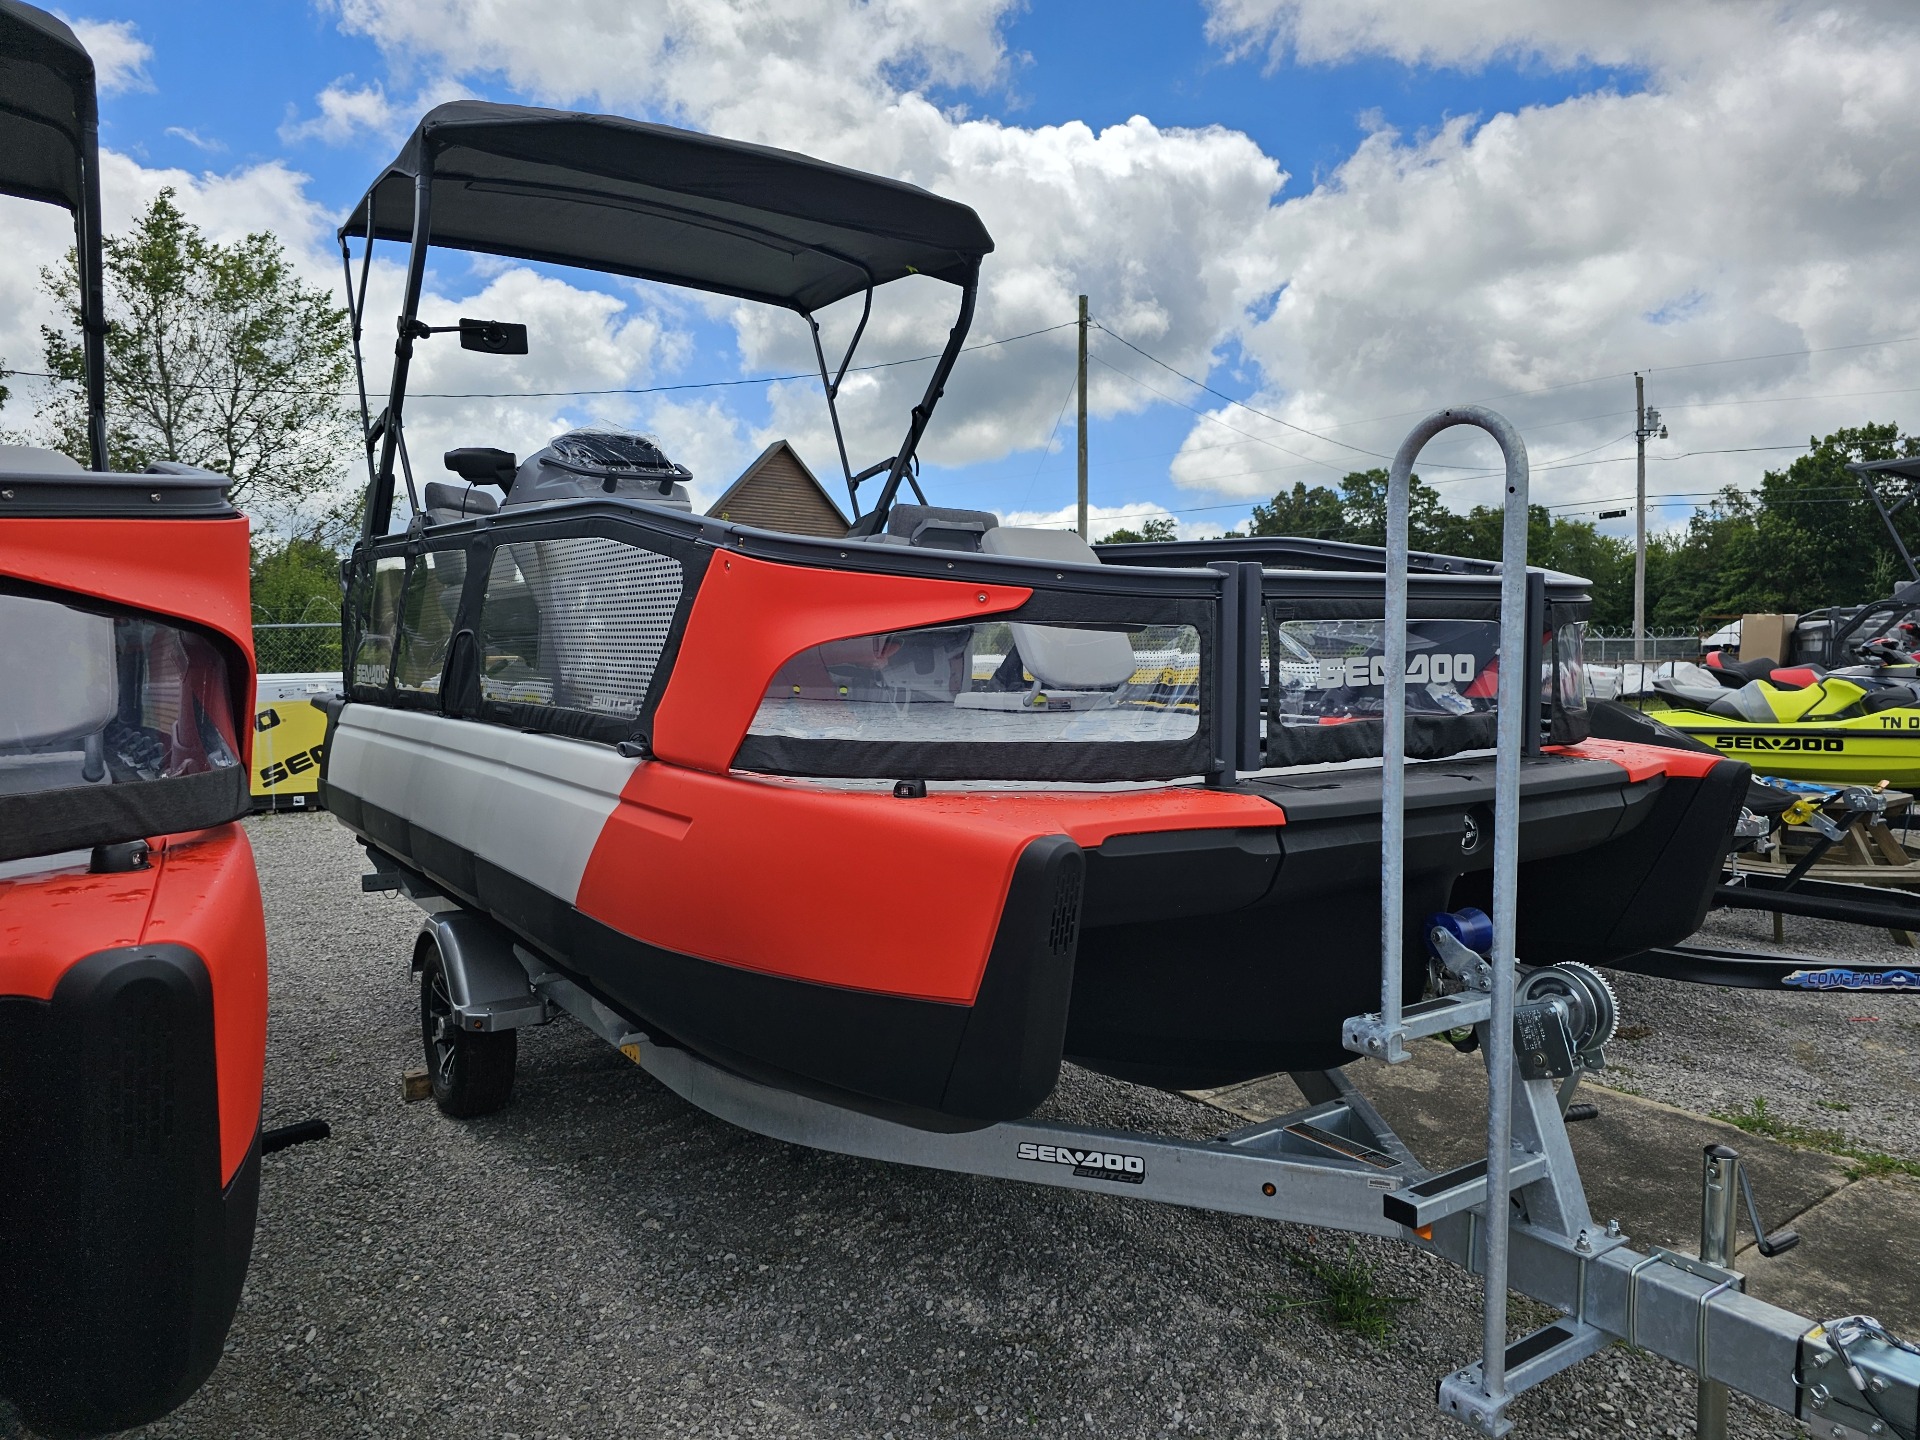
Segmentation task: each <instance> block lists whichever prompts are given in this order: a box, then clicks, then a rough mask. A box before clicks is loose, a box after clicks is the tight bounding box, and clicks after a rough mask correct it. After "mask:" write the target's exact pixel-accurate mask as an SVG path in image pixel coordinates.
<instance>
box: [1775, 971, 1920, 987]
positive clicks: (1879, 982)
mask: <svg viewBox="0 0 1920 1440" xmlns="http://www.w3.org/2000/svg"><path fill="white" fill-rule="evenodd" d="M1780 983H1781V984H1782V985H1791V986H1792V987H1793V988H1794V989H1796V990H1913V991H1920V971H1916V970H1838V969H1836V970H1795V971H1794V972H1793V973H1792V974H1791V975H1789V976H1787V978H1786V979H1784V980H1782V981H1781V982H1780Z"/></svg>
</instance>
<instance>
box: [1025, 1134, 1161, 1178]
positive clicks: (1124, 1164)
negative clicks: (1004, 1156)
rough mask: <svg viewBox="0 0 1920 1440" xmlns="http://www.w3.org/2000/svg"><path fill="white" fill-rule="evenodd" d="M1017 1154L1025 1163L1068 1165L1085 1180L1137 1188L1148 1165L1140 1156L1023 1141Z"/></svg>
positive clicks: (1144, 1176)
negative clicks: (1111, 1181) (1026, 1161)
mask: <svg viewBox="0 0 1920 1440" xmlns="http://www.w3.org/2000/svg"><path fill="white" fill-rule="evenodd" d="M1017 1153H1018V1155H1019V1157H1020V1158H1021V1159H1022V1160H1032V1161H1036V1162H1037V1163H1039V1164H1041V1165H1065V1166H1067V1167H1068V1168H1069V1169H1071V1170H1072V1171H1073V1173H1074V1174H1075V1175H1078V1176H1079V1177H1080V1178H1081V1179H1082V1180H1117V1181H1119V1182H1120V1183H1121V1184H1122V1185H1138V1184H1139V1183H1140V1182H1141V1181H1143V1180H1145V1179H1146V1178H1147V1162H1146V1161H1145V1160H1143V1159H1141V1158H1140V1157H1139V1156H1138V1155H1120V1154H1116V1153H1114V1152H1113V1151H1110V1150H1074V1149H1071V1148H1070V1147H1068V1146H1065V1145H1039V1144H1035V1143H1034V1142H1032V1141H1023V1142H1022V1143H1021V1146H1020V1149H1019V1151H1018V1152H1017Z"/></svg>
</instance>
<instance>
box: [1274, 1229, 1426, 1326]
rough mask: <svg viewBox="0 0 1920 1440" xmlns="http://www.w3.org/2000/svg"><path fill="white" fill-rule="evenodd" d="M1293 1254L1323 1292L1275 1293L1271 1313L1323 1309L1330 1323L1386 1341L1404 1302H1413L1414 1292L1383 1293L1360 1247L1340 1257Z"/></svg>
mask: <svg viewBox="0 0 1920 1440" xmlns="http://www.w3.org/2000/svg"><path fill="white" fill-rule="evenodd" d="M1288 1258H1290V1259H1291V1260H1292V1261H1293V1262H1294V1263H1295V1264H1296V1265H1298V1266H1299V1267H1300V1268H1301V1269H1303V1270H1305V1271H1306V1272H1307V1274H1308V1275H1309V1276H1310V1277H1311V1278H1312V1280H1313V1282H1314V1283H1315V1284H1316V1285H1318V1286H1319V1287H1320V1292H1321V1293H1320V1294H1319V1295H1317V1296H1315V1297H1313V1298H1311V1299H1307V1300H1289V1299H1285V1298H1282V1297H1279V1296H1275V1297H1274V1298H1273V1299H1272V1300H1271V1301H1270V1302H1269V1303H1268V1305H1267V1313H1268V1314H1269V1315H1282V1314H1285V1313H1286V1312H1288V1311H1290V1310H1306V1309H1321V1310H1323V1311H1324V1313H1325V1315H1326V1319H1327V1323H1328V1324H1330V1325H1333V1326H1335V1327H1337V1328H1339V1329H1341V1330H1351V1331H1352V1332H1353V1333H1354V1334H1356V1335H1359V1336H1360V1337H1361V1338H1363V1339H1366V1340H1371V1341H1373V1342H1374V1343H1376V1344H1385V1343H1386V1342H1387V1341H1388V1340H1390V1339H1391V1338H1392V1337H1393V1325H1394V1320H1395V1318H1396V1317H1397V1316H1398V1314H1399V1309H1400V1307H1401V1306H1402V1305H1411V1304H1412V1303H1413V1297H1412V1296H1411V1295H1383V1294H1381V1293H1380V1290H1379V1286H1378V1284H1377V1283H1376V1278H1375V1275H1374V1269H1373V1266H1372V1265H1371V1264H1370V1263H1369V1262H1368V1261H1367V1260H1365V1259H1364V1258H1362V1256H1361V1254H1360V1251H1359V1249H1358V1248H1357V1247H1356V1246H1354V1245H1353V1244H1351V1243H1349V1244H1348V1245H1347V1251H1346V1254H1345V1255H1344V1256H1342V1257H1341V1258H1340V1259H1338V1260H1322V1259H1321V1258H1320V1257H1319V1256H1317V1255H1307V1254H1302V1253H1300V1252H1298V1251H1289V1252H1288Z"/></svg>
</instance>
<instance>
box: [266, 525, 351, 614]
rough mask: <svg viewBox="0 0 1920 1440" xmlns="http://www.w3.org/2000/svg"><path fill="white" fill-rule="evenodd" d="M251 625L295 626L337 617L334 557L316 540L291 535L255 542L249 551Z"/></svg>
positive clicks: (337, 571) (337, 566) (337, 569)
mask: <svg viewBox="0 0 1920 1440" xmlns="http://www.w3.org/2000/svg"><path fill="white" fill-rule="evenodd" d="M253 618H254V622H255V623H256V624H262V625H271V624H282V625H299V624H314V623H318V622H321V621H337V620H338V619H339V618H340V556H339V554H338V552H336V551H335V550H334V549H333V548H332V547H331V546H329V545H327V544H325V543H323V542H322V541H319V540H315V539H311V538H306V537H296V538H294V539H291V540H280V541H271V540H270V541H267V542H265V543H259V542H256V543H255V545H254V549H253Z"/></svg>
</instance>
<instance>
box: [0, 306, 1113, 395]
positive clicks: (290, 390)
mask: <svg viewBox="0 0 1920 1440" xmlns="http://www.w3.org/2000/svg"><path fill="white" fill-rule="evenodd" d="M1078 323H1079V322H1078V321H1076V320H1064V321H1062V322H1061V323H1060V324H1058V325H1047V326H1043V327H1042V328H1041V329H1038V330H1027V331H1023V332H1022V333H1021V334H1018V335H1007V336H1003V337H1001V338H1000V339H997V340H980V341H977V342H975V343H974V344H972V345H964V346H962V347H961V353H962V354H968V353H971V352H972V351H975V350H991V349H994V348H995V347H996V346H1000V345H1011V344H1013V343H1014V342H1015V341H1019V340H1031V339H1033V338H1034V337H1035V336H1037V335H1051V334H1053V333H1054V332H1055V331H1056V330H1070V329H1072V328H1073V327H1074V326H1075V325H1077V324H1078ZM939 358H940V355H939V353H938V352H937V351H936V352H934V353H932V354H928V355H909V356H907V357H906V358H904V359H901V360H877V361H875V362H874V363H872V364H870V365H854V366H851V367H849V371H848V373H849V374H852V373H855V372H860V371H871V370H892V369H896V368H898V367H899V366H902V365H918V364H921V363H923V362H925V361H928V360H938V359H939ZM0 375H24V376H28V377H31V378H33V379H37V380H59V379H62V378H64V377H62V376H59V375H55V374H54V373H53V372H52V371H50V370H15V369H12V368H5V369H0ZM819 378H820V376H819V374H818V373H817V372H813V371H799V372H797V373H795V374H792V375H758V376H753V377H751V378H748V379H736V380H687V381H682V382H680V383H677V384H673V385H620V386H609V387H607V388H604V389H599V390H410V391H408V392H407V398H408V399H409V400H571V399H581V398H586V397H590V396H596V395H664V394H668V393H671V392H673V391H678V390H726V389H732V388H735V387H737V386H741V385H776V384H779V383H781V382H783V381H789V380H818V379H819ZM172 388H173V389H176V390H189V391H191V390H212V391H219V392H221V393H226V391H227V389H228V387H226V386H223V385H194V384H191V383H186V382H177V383H175V384H174V385H173V386H172ZM254 393H256V394H271V395H327V394H337V395H354V394H357V393H358V392H357V391H355V390H350V389H346V388H342V389H340V390H335V391H329V390H318V389H313V388H310V387H307V386H298V385H275V386H263V387H262V388H261V389H260V390H259V391H256V392H254Z"/></svg>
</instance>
